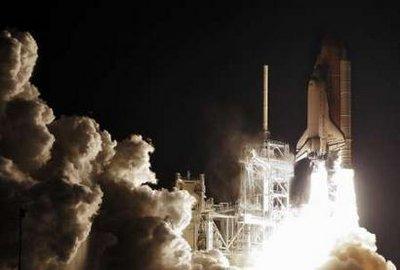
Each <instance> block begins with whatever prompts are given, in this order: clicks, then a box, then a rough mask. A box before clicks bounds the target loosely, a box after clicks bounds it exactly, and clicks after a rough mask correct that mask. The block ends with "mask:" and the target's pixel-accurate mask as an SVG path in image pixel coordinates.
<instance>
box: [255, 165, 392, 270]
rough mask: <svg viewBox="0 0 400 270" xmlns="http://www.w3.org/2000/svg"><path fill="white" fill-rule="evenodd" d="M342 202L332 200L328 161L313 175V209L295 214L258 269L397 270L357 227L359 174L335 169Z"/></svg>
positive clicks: (261, 258) (270, 244)
mask: <svg viewBox="0 0 400 270" xmlns="http://www.w3.org/2000/svg"><path fill="white" fill-rule="evenodd" d="M332 177H333V180H334V181H336V183H337V197H336V200H335V201H330V200H329V197H328V186H327V180H328V174H327V170H326V168H325V164H324V163H323V162H318V163H317V164H316V166H315V167H314V170H313V171H312V173H311V177H310V181H311V189H310V198H309V202H308V204H306V205H304V206H303V207H301V208H299V209H292V210H291V213H290V215H289V216H288V217H287V219H286V220H285V221H284V222H283V224H282V226H281V227H280V228H279V229H278V230H277V231H276V233H275V234H274V235H273V236H272V237H271V238H270V239H269V240H268V241H266V242H265V243H264V251H263V252H264V254H262V256H259V254H258V256H257V257H255V258H254V261H255V267H254V269H256V270H261V269H273V270H277V269H279V270H289V269H299V270H328V269H329V270H332V269H343V270H354V269H374V270H377V269H379V270H395V269H396V267H395V266H394V265H393V264H392V263H391V262H390V261H387V262H386V261H385V259H384V258H383V257H382V256H380V255H378V254H377V253H376V249H377V248H376V246H375V236H374V235H373V234H371V233H369V232H368V231H366V230H365V229H363V228H361V227H359V225H358V214H357V205H356V196H355V191H354V180H353V178H354V172H353V170H351V169H343V168H339V167H336V168H335V172H334V175H333V176H332Z"/></svg>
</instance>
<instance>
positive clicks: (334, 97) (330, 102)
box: [296, 38, 351, 167]
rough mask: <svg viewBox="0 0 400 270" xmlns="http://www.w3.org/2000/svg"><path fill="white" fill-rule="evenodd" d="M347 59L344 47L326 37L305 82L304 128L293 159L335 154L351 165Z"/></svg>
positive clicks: (348, 63) (323, 157)
mask: <svg viewBox="0 0 400 270" xmlns="http://www.w3.org/2000/svg"><path fill="white" fill-rule="evenodd" d="M350 79H351V78H350V61H348V60H347V58H346V51H345V49H344V46H343V45H342V44H341V43H339V42H336V41H334V40H332V39H330V38H325V39H324V41H323V43H322V49H321V53H320V54H319V56H318V58H317V61H316V63H315V66H314V70H313V73H312V75H311V76H310V79H309V81H308V86H307V91H308V99H307V129H306V131H305V132H304V134H303V135H302V136H301V138H300V139H299V141H298V143H297V145H296V152H297V153H296V161H299V160H301V159H303V158H306V157H308V158H310V159H326V158H328V157H329V156H330V155H331V154H333V153H338V155H339V157H340V159H341V161H342V166H343V167H351V98H350V95H351V94H350V92H351V85H350Z"/></svg>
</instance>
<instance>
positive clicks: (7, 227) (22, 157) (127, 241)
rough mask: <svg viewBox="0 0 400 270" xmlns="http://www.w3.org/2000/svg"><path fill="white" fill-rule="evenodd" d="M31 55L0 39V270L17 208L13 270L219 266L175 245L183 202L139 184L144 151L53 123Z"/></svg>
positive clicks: (28, 43)
mask: <svg viewBox="0 0 400 270" xmlns="http://www.w3.org/2000/svg"><path fill="white" fill-rule="evenodd" d="M37 50H38V48H37V45H36V42H35V40H34V39H33V38H32V36H31V35H30V34H29V33H20V32H8V31H5V32H3V33H1V35H0V216H1V219H2V222H1V223H0V250H1V252H0V269H16V268H17V264H18V258H17V254H18V215H19V212H20V211H21V210H22V211H26V216H25V217H24V218H23V219H22V222H23V223H22V224H23V237H22V243H23V249H22V254H23V260H22V263H23V269H32V270H33V269H35V270H36V269H43V270H46V269H52V270H53V269H75V270H77V269H78V268H80V269H91V270H95V269H145V270H146V269H171V270H172V269H176V270H178V269H179V270H181V269H188V270H190V269H216V267H220V266H221V267H227V265H228V264H227V261H226V259H224V258H223V256H222V255H221V254H219V253H204V254H201V255H199V254H196V255H194V256H193V254H192V251H191V249H190V246H189V245H188V243H187V242H186V241H185V240H184V238H183V237H182V231H183V229H184V228H185V227H186V226H187V225H188V224H189V222H190V219H191V208H192V205H193V203H194V199H193V197H192V196H190V195H189V193H188V192H186V191H177V190H174V191H168V190H164V189H162V190H154V189H152V188H150V187H149V186H147V185H146V184H147V183H152V184H156V183H157V181H156V177H155V174H154V172H152V171H151V166H150V154H151V153H152V152H153V151H154V148H153V146H152V145H151V144H150V143H148V142H146V141H145V140H143V138H142V137H141V136H140V135H131V136H130V137H129V138H127V139H126V140H123V141H122V142H116V141H114V140H112V138H111V135H110V134H109V133H108V132H107V131H104V130H101V129H100V125H99V124H98V123H97V122H96V121H95V120H93V119H91V118H88V117H78V116H74V117H61V118H59V119H56V118H55V116H54V114H53V111H52V109H51V108H50V107H49V106H47V105H46V103H45V102H44V101H43V100H42V99H40V97H39V96H40V93H39V91H38V90H37V88H36V87H35V86H33V85H32V84H31V83H30V82H29V80H30V77H31V75H32V71H33V68H34V66H35V63H36V59H37ZM89 236H90V237H89ZM78 250H79V254H78V256H77V252H78ZM85 255H87V257H86V258H85ZM69 263H70V265H68V264H69Z"/></svg>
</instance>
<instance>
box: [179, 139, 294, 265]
mask: <svg viewBox="0 0 400 270" xmlns="http://www.w3.org/2000/svg"><path fill="white" fill-rule="evenodd" d="M293 162H294V156H293V154H292V153H290V150H289V145H288V144H286V143H283V142H280V141H274V140H267V141H266V142H265V143H264V145H263V146H262V147H259V148H258V149H256V148H251V147H247V148H246V150H245V152H244V155H243V159H242V160H241V162H240V163H241V165H242V176H241V183H240V196H239V199H238V200H237V201H236V203H226V202H223V203H219V204H215V203H214V201H213V199H212V198H210V199H207V200H206V199H205V182H204V175H201V176H200V179H199V180H191V179H188V178H186V179H185V178H182V177H181V176H180V175H179V174H177V180H176V187H178V188H179V189H186V190H188V191H189V192H191V193H194V194H195V196H196V198H197V199H198V200H201V201H198V203H197V204H196V206H195V207H194V208H193V220H192V223H191V225H189V226H188V229H187V230H186V231H185V232H184V235H185V238H187V239H188V240H190V241H189V243H190V244H191V246H192V248H193V249H198V250H211V249H218V250H220V251H222V252H223V253H224V254H225V255H226V256H227V257H228V258H229V259H230V261H231V262H232V263H233V264H235V265H247V264H248V263H249V262H248V261H246V259H247V258H249V254H254V253H256V252H258V251H261V248H262V247H263V244H264V243H265V241H266V240H267V239H268V238H269V237H270V236H271V235H272V234H273V232H274V230H275V229H276V228H277V227H278V226H279V224H280V223H281V221H282V220H283V218H284V217H285V216H286V214H287V213H288V210H289V204H290V182H291V179H292V178H293ZM196 186H197V188H194V187H196ZM196 191H197V192H196Z"/></svg>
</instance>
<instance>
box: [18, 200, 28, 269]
mask: <svg viewBox="0 0 400 270" xmlns="http://www.w3.org/2000/svg"><path fill="white" fill-rule="evenodd" d="M25 211H26V210H25V209H24V208H22V207H20V208H19V213H18V270H22V221H23V218H24V217H25Z"/></svg>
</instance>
